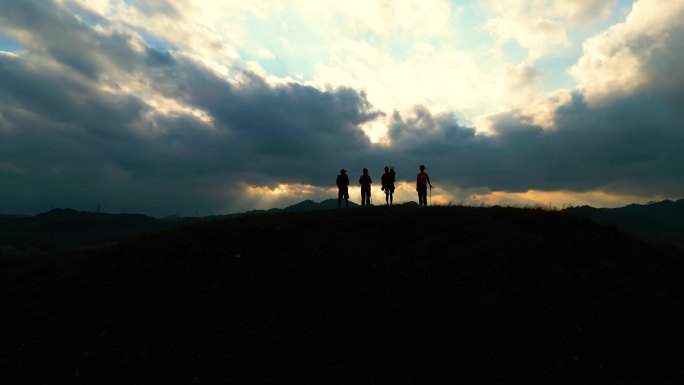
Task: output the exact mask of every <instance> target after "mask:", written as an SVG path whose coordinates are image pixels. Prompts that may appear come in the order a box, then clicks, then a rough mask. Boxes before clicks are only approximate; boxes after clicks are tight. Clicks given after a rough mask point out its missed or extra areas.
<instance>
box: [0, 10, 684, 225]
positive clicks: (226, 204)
mask: <svg viewBox="0 0 684 385" xmlns="http://www.w3.org/2000/svg"><path fill="white" fill-rule="evenodd" d="M131 4H132V3H131ZM131 4H127V3H124V2H118V1H111V2H107V1H58V2H50V1H42V0H22V1H5V2H4V3H3V5H2V7H1V8H0V35H4V36H8V37H10V38H12V39H13V40H15V41H17V42H18V44H19V45H20V46H21V47H22V49H21V50H20V51H18V52H15V53H0V79H3V80H2V83H0V185H2V186H3V188H2V189H0V212H14V213H21V212H25V213H33V212H38V211H43V210H45V209H48V208H50V206H52V205H54V206H71V207H76V208H80V209H88V208H92V207H95V205H97V204H100V205H102V207H105V208H109V210H117V211H118V210H119V209H121V208H123V207H126V209H127V210H128V211H138V212H145V213H149V214H155V215H166V214H170V213H179V214H184V215H188V214H191V213H194V210H195V209H197V210H199V212H200V213H203V214H216V213H225V212H230V211H238V210H247V209H251V208H254V207H268V206H270V205H283V204H287V203H293V202H294V201H296V200H301V199H303V198H313V199H321V198H326V197H334V196H335V193H334V190H331V189H332V188H334V186H333V181H334V177H335V174H336V173H337V171H338V170H339V169H340V168H342V167H344V168H346V169H348V170H350V171H351V172H350V174H351V176H352V182H355V180H354V179H355V175H356V174H359V173H360V170H361V169H362V168H363V167H368V168H369V169H371V175H372V176H373V177H374V178H376V179H379V175H380V172H381V169H382V167H383V166H384V165H388V164H392V165H394V166H395V167H396V169H397V171H398V174H399V179H400V181H401V183H400V185H399V186H400V192H401V194H403V195H402V198H401V199H414V198H413V197H412V195H411V194H413V191H412V183H413V178H414V177H415V173H416V172H417V166H418V165H419V164H421V163H424V164H426V165H427V166H428V170H429V171H430V172H431V174H432V176H433V179H434V182H435V185H436V186H437V189H436V190H435V199H436V200H438V201H441V202H447V201H449V200H454V201H466V200H468V199H473V200H478V201H485V202H491V201H492V199H493V198H492V197H495V198H496V199H500V200H501V201H506V199H509V198H510V199H514V200H515V199H518V201H523V202H527V200H529V199H532V198H530V197H531V196H532V195H530V194H534V195H536V196H539V197H543V198H540V199H546V198H548V197H550V196H552V195H553V194H555V196H557V197H558V196H561V197H563V199H565V197H567V196H569V195H570V194H572V193H573V192H575V193H577V194H578V195H577V196H582V197H585V199H596V200H597V201H600V202H611V201H616V199H615V198H612V197H614V196H619V195H623V196H628V197H630V198H633V197H639V196H641V197H652V196H671V197H680V196H682V195H684V179H683V178H682V175H684V126H683V125H682V123H681V122H682V118H684V116H682V115H684V113H683V112H681V108H680V106H681V105H682V101H683V100H684V71H682V70H681V69H680V67H681V66H679V63H681V62H682V59H684V57H682V56H683V55H684V50H683V49H682V48H684V47H682V45H683V42H684V28H682V27H681V26H680V25H679V23H678V22H677V20H679V19H681V17H682V16H684V1H679V0H678V1H674V2H671V3H670V5H669V6H668V7H663V6H662V3H658V4H657V2H656V1H646V0H642V1H638V2H636V3H635V4H634V6H633V8H632V10H631V13H630V14H629V16H628V17H627V18H626V19H625V20H624V22H622V23H620V24H617V25H614V26H612V27H610V28H609V29H608V30H607V31H603V32H600V33H597V34H596V35H595V36H594V37H592V38H590V39H589V40H587V41H586V42H585V44H584V46H583V47H584V50H583V54H582V57H581V58H577V60H576V63H575V65H574V66H572V68H571V70H570V73H571V75H572V76H573V77H574V79H576V80H577V82H578V83H577V87H576V88H573V89H568V88H561V89H557V90H554V91H553V92H543V91H542V90H541V88H540V86H539V84H540V83H542V82H543V79H544V77H545V76H547V74H548V73H547V72H545V71H544V70H542V69H541V67H540V66H538V65H537V64H535V62H534V61H532V60H524V61H522V62H517V63H511V64H506V65H504V66H501V67H499V68H498V69H497V70H496V71H494V72H492V73H485V72H483V70H481V69H480V68H478V64H477V63H478V62H477V60H475V59H474V57H473V56H469V55H468V54H466V53H464V51H460V50H458V49H444V50H438V49H436V48H435V47H437V46H439V45H438V44H435V43H428V42H418V43H415V44H414V45H413V48H412V50H411V51H410V55H409V56H408V57H405V58H403V59H402V60H401V61H397V60H396V58H395V57H394V56H393V55H389V54H386V55H385V54H382V53H381V52H380V51H378V50H377V49H376V48H375V47H373V45H372V44H370V43H359V40H358V39H349V40H347V41H345V42H342V43H341V44H342V45H340V46H336V47H329V52H337V54H336V55H338V56H339V57H338V59H336V60H337V61H328V62H327V63H328V64H320V65H319V66H318V71H319V72H318V74H319V76H321V78H320V79H318V80H308V81H307V80H295V79H294V78H292V77H289V76H275V75H273V74H272V73H270V72H269V70H268V69H266V68H265V67H264V66H262V65H261V64H259V63H257V62H251V61H250V60H242V59H241V58H240V55H239V54H238V53H237V51H236V50H233V48H232V47H233V45H232V44H233V43H235V41H230V39H228V38H227V37H226V36H228V35H226V34H220V33H216V32H215V31H211V30H205V32H203V33H201V34H199V35H197V36H196V37H194V38H192V39H187V41H186V42H185V43H183V42H182V39H181V38H180V36H181V35H183V34H184V33H187V32H188V31H191V30H193V28H198V29H202V28H199V27H198V25H197V24H193V23H192V22H191V21H189V19H188V16H187V15H188V14H206V11H207V9H212V8H206V7H207V6H206V5H204V6H200V5H198V4H200V3H195V2H187V3H184V2H161V1H160V2H154V3H151V4H153V5H145V6H142V5H141V6H135V7H133V6H132V5H131ZM373 4H375V3H373ZM411 4H412V3H406V4H404V3H401V4H399V5H396V7H385V8H383V7H379V5H378V4H375V5H373V7H375V8H373V10H372V12H371V15H378V14H381V15H384V16H383V17H385V19H382V20H384V21H382V20H380V19H378V20H380V21H378V20H376V23H370V24H368V26H367V27H366V28H368V30H369V31H371V32H372V33H373V34H377V35H378V36H380V35H383V34H387V33H392V31H401V30H412V29H419V28H418V27H417V26H416V23H418V24H420V23H422V22H423V21H422V20H424V19H425V17H427V16H425V15H427V14H422V13H417V14H415V15H412V14H411V12H409V11H410V10H411V9H413V8H411V7H413V5H411ZM553 4H554V7H555V8H554V9H556V11H554V12H557V14H562V15H565V16H563V17H566V18H568V20H570V19H572V20H574V21H573V22H576V23H580V21H581V20H580V19H582V20H584V19H585V18H588V17H589V14H590V13H592V12H589V11H588V9H590V8H586V7H589V6H588V5H587V6H586V7H585V6H580V5H579V4H580V3H579V2H571V1H556V2H553ZM583 4H588V3H583ZM591 4H593V5H592V6H593V7H596V8H591V9H593V10H594V11H596V10H597V9H600V10H603V9H604V7H605V6H606V5H605V4H604V3H601V4H599V3H598V2H591ZM136 5H137V3H136ZM449 5H450V4H447V3H442V2H437V3H435V7H437V8H436V9H441V10H442V11H441V13H448V12H447V9H448V10H450V9H451V7H448V6H449ZM244 7H245V8H240V9H241V11H242V12H245V14H250V15H260V12H268V11H267V10H265V9H260V8H258V7H256V6H255V7H253V8H250V7H247V6H244ZM320 7H323V6H319V8H320ZM326 7H327V6H326ZM326 7H324V8H326ZM440 7H442V8H440ZM520 7H522V8H524V7H523V6H520ZM522 8H521V9H522ZM216 10H217V12H219V11H220V10H225V9H224V8H222V7H218V6H217V8H216ZM282 11H283V12H285V10H282ZM381 11H382V12H381ZM321 12H322V14H325V15H328V16H329V15H332V14H335V12H341V11H336V10H328V9H327V8H326V9H322V10H321ZM350 12H351V11H350ZM369 12H370V11H369ZM383 12H384V13H383ZM385 13H386V14H385ZM437 13H439V12H437ZM429 14H432V13H429ZM449 15H451V14H450V13H449ZM362 16H363V14H360V13H358V12H357V13H354V12H352V13H350V14H348V15H346V16H345V17H346V18H347V19H348V20H351V21H349V23H351V24H350V25H355V27H353V28H360V29H363V28H362V27H361V26H360V25H361V24H358V23H357V24H355V22H353V21H358V22H359V23H360V22H361V21H363V20H365V19H364V18H363V17H362ZM207 17H209V16H207ZM326 17H327V16H326ZM450 17H451V16H448V17H447V19H449V18H450ZM174 19H178V20H179V26H178V27H176V28H177V29H174V30H173V31H171V32H169V34H166V35H160V34H159V31H158V30H157V29H158V28H161V29H163V28H165V27H168V28H171V27H170V23H171V22H172V20H174ZM212 20H218V19H212ZM374 20H375V19H374ZM439 20H441V19H439ZM449 20H452V19H449ZM587 20H588V19H587ZM143 21H145V22H149V24H147V25H144V24H145V23H143ZM583 22H588V21H586V20H585V21H583ZM445 23H446V24H445ZM448 24H449V23H448V22H441V21H440V22H439V23H438V26H437V27H435V28H434V30H433V29H425V30H421V31H422V32H420V34H421V36H426V37H429V38H437V37H439V36H443V34H442V32H444V31H446V30H448ZM654 24H657V25H654ZM445 25H446V27H445ZM349 28H352V27H349ZM366 32H368V31H366ZM366 32H363V31H361V30H359V32H358V33H359V34H363V33H366ZM151 33H154V34H155V35H154V36H156V38H152V37H150V36H147V34H151ZM239 35H240V34H239V33H238V34H237V35H236V36H239ZM161 36H166V38H167V40H165V42H162V41H161V40H158V39H161ZM236 44H237V43H236ZM345 44H346V45H348V47H346V46H345ZM545 44H549V43H548V42H546V43H545ZM212 45H213V46H215V47H216V48H217V50H218V51H217V52H214V53H212V54H206V55H205V54H204V52H205V51H207V50H209V51H210V50H211V47H212ZM237 46H239V44H238V45H235V47H237ZM345 47H346V48H345ZM364 50H365V51H364ZM255 52H260V53H259V55H260V56H261V57H264V58H265V60H277V57H278V53H277V52H276V51H271V50H270V49H268V48H267V47H258V49H255ZM350 52H365V54H362V53H359V54H358V55H351V54H350ZM375 55H379V56H375ZM274 57H275V58H276V59H274ZM363 58H366V59H368V61H367V62H366V63H365V64H364V63H363V62H362V59H363ZM435 58H440V59H439V60H437V61H435V60H434V59H435ZM336 62H337V63H346V64H344V65H340V66H336V65H333V64H331V63H336ZM375 64H378V65H379V66H380V67H382V69H383V70H385V71H384V72H382V71H381V72H380V73H374V72H371V71H368V72H366V73H364V72H363V71H362V69H364V68H365V69H368V68H370V67H372V66H373V65H375ZM621 64H622V65H624V68H620V65H621ZM264 65H265V64H264ZM568 67H570V66H569V65H568ZM566 68H567V67H566ZM350 69H353V70H354V71H352V72H355V73H356V75H354V76H352V77H349V78H348V80H346V81H339V82H328V81H324V80H323V79H331V78H333V77H334V76H333V75H326V76H323V74H325V73H326V72H331V73H333V72H334V73H338V74H340V75H339V76H340V77H344V76H346V75H345V74H346V73H348V71H349V70H350ZM452 70H453V71H454V72H455V74H454V73H450V71H452ZM402 74H405V75H404V77H403V78H404V80H405V83H401V82H398V81H397V79H398V78H401V75H402ZM372 78H375V80H371V79H372ZM359 79H369V80H368V83H367V84H369V86H368V89H369V91H368V92H366V91H365V89H366V88H367V87H363V84H362V83H363V82H361V83H359V82H358V81H359ZM373 81H376V82H378V83H379V84H380V83H383V84H385V83H386V84H391V85H392V86H391V87H390V88H383V87H381V86H377V87H375V86H373V84H374V83H373ZM440 81H442V82H444V84H442V85H441V87H437V86H433V85H435V84H439V83H440ZM469 81H472V82H485V81H486V82H491V84H490V83H487V84H484V85H482V84H480V85H479V86H480V87H481V88H482V89H485V90H487V89H488V90H489V91H490V92H491V93H493V94H496V96H495V97H489V96H481V95H480V94H477V93H473V94H468V93H464V92H460V91H461V89H459V88H458V87H456V88H453V85H454V84H458V85H461V86H462V87H461V88H465V87H466V84H467V83H468V82H469ZM421 82H422V83H423V84H425V85H426V87H425V89H420V87H419V85H420V84H421ZM344 84H346V85H344ZM427 85H430V86H429V87H428V86H427ZM380 89H386V90H388V89H392V90H399V91H398V92H399V93H400V94H402V95H404V94H405V95H407V96H405V97H404V99H402V100H403V101H404V102H402V103H399V102H396V103H394V104H395V107H394V108H392V107H391V106H392V103H389V102H387V101H388V100H390V99H391V97H390V96H387V97H386V98H385V97H381V99H382V100H383V102H375V101H374V99H373V95H374V94H373V93H372V92H371V90H376V91H375V95H381V93H379V91H377V90H380ZM450 94H453V97H452V98H451V99H450V100H451V103H452V104H455V105H460V106H468V105H470V106H471V108H475V107H472V106H475V105H478V104H479V105H481V106H482V105H486V104H488V103H489V102H491V101H492V100H496V101H497V102H496V105H497V109H495V110H493V111H489V112H488V113H487V114H483V115H480V116H478V118H479V121H480V122H483V124H482V126H483V127H486V128H488V132H483V131H482V130H481V127H479V125H478V129H476V128H475V127H474V123H473V120H474V119H469V118H468V117H467V116H466V117H465V118H464V115H463V114H464V112H463V111H461V110H453V109H448V108H445V107H447V106H446V105H445V104H442V103H435V102H434V101H433V100H432V99H431V97H430V96H431V95H435V97H436V98H437V99H440V100H448V99H449V97H450ZM468 97H472V98H473V99H474V100H475V102H473V101H459V100H460V99H459V98H463V99H464V100H465V99H467V98H468ZM407 103H408V104H411V106H410V107H407V106H406V104H407ZM468 103H471V104H468ZM492 103H494V102H492ZM465 109H466V110H467V108H465ZM471 117H472V116H471ZM369 131H373V132H376V134H377V136H378V138H380V139H381V140H380V142H378V143H374V142H373V141H372V140H371V138H369V136H368V135H367V133H366V132H369ZM385 133H386V135H385ZM383 135H385V136H383ZM378 138H375V139H378ZM530 191H532V192H533V193H530ZM506 194H508V195H506ZM559 194H560V195H559ZM507 197H508V198H507ZM511 197H512V198H511ZM376 199H377V196H376ZM559 199H560V198H559Z"/></svg>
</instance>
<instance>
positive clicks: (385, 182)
mask: <svg viewBox="0 0 684 385" xmlns="http://www.w3.org/2000/svg"><path fill="white" fill-rule="evenodd" d="M395 177H396V174H395V173H394V168H390V167H387V166H385V173H384V174H382V178H381V181H382V191H384V192H385V203H386V204H388V205H391V204H392V201H393V200H394V181H395Z"/></svg>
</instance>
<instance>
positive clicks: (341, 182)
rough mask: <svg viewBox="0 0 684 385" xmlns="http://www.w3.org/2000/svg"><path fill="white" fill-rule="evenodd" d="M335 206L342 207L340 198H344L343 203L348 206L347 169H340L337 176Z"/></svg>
mask: <svg viewBox="0 0 684 385" xmlns="http://www.w3.org/2000/svg"><path fill="white" fill-rule="evenodd" d="M337 190H338V192H337V208H338V209H339V208H340V207H342V198H344V205H345V207H346V208H349V177H348V176H347V170H345V169H342V170H340V175H338V176H337Z"/></svg>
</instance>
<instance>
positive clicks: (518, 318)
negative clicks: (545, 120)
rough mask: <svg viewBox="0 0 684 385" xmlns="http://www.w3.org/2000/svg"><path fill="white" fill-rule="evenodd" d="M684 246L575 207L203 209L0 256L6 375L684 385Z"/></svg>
mask: <svg viewBox="0 0 684 385" xmlns="http://www.w3.org/2000/svg"><path fill="white" fill-rule="evenodd" d="M683 300H684V255H683V254H682V252H681V251H678V250H677V249H674V248H672V249H665V248H661V247H657V246H653V245H650V244H647V243H644V242H642V241H640V240H637V239H636V238H633V237H632V236H629V235H627V234H625V233H623V232H621V231H619V230H617V228H615V227H613V226H605V225H598V224H595V223H593V222H591V221H590V220H588V219H583V218H580V217H576V216H574V215H571V214H569V213H562V212H550V211H542V210H531V209H513V208H497V207H495V208H469V207H433V208H427V209H419V208H413V207H394V208H385V207H374V208H367V209H353V210H340V211H338V210H322V211H315V212H307V213H285V214H278V215H272V216H260V217H245V218H240V219H234V220H222V221H215V222H208V223H199V224H194V225H190V226H187V227H182V228H177V229H173V230H168V231H165V232H162V233H159V234H157V235H147V236H145V237H143V238H140V239H138V240H136V241H134V242H129V243H124V244H121V245H118V246H115V247H110V248H106V249H100V250H92V251H82V252H79V253H70V254H68V255H61V256H54V257H51V258H47V259H45V260H43V261H42V262H39V263H35V264H33V265H31V266H23V267H15V268H6V269H3V270H0V312H1V314H2V316H1V317H0V330H1V331H2V334H1V336H0V349H1V350H0V365H2V366H3V367H4V368H6V369H4V370H3V371H2V372H0V382H2V383H7V384H9V383H12V384H14V383H46V384H53V383H92V384H144V383H182V384H209V383H218V384H229V383H236V384H259V383H263V384H266V383H273V384H309V383H310V384H354V383H358V384H378V383H387V384H420V383H427V384H445V383H457V382H463V383H494V384H504V383H528V384H579V383H582V384H584V383H587V384H643V383H649V384H678V383H682V382H683V381H684V367H683V366H682V365H681V363H682V362H684V327H683V326H682V325H684V308H683V305H684V302H683Z"/></svg>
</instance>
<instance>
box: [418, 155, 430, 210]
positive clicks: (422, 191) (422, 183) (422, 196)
mask: <svg viewBox="0 0 684 385" xmlns="http://www.w3.org/2000/svg"><path fill="white" fill-rule="evenodd" d="M428 185H429V186H430V188H431V189H432V183H430V176H429V175H428V174H427V173H426V172H425V166H423V165H422V164H421V165H420V172H419V173H418V176H417V177H416V191H418V205H419V206H427V204H428V201H427V188H428Z"/></svg>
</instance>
